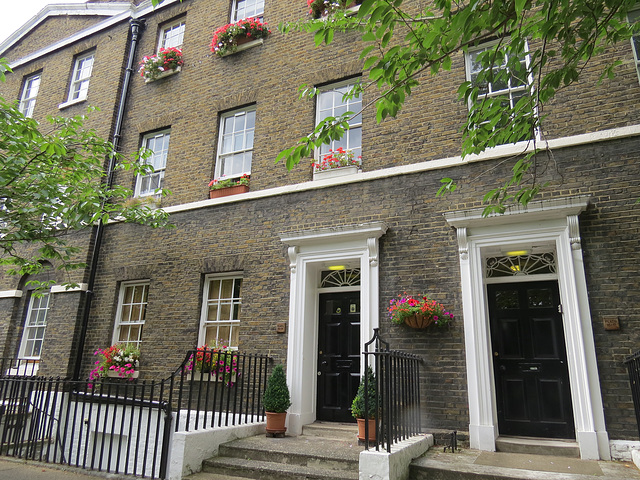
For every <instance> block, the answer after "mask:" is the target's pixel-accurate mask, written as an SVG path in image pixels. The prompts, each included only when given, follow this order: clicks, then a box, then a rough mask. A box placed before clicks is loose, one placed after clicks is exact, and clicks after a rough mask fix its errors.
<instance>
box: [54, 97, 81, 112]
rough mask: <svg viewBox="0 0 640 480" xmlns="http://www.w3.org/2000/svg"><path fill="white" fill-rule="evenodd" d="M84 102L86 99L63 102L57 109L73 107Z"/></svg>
mask: <svg viewBox="0 0 640 480" xmlns="http://www.w3.org/2000/svg"><path fill="white" fill-rule="evenodd" d="M86 100H87V99H86V98H76V99H75V100H69V101H68V102H63V103H61V104H60V105H58V109H59V110H62V109H63V108H67V107H70V106H71V105H75V104H76V103H82V102H85V101H86Z"/></svg>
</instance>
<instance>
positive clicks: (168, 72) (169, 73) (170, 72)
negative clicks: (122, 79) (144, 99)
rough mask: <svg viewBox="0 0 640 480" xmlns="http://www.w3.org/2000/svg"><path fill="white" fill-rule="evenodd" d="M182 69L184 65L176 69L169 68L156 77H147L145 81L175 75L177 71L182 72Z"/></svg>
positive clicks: (148, 81)
mask: <svg viewBox="0 0 640 480" xmlns="http://www.w3.org/2000/svg"><path fill="white" fill-rule="evenodd" d="M181 71H182V67H178V68H176V69H175V70H167V71H166V72H162V73H161V74H160V75H158V76H157V77H156V78H145V80H144V83H151V82H155V81H156V80H160V79H162V78H166V77H170V76H171V75H175V74H176V73H180V72H181Z"/></svg>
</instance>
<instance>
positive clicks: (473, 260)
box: [445, 196, 611, 460]
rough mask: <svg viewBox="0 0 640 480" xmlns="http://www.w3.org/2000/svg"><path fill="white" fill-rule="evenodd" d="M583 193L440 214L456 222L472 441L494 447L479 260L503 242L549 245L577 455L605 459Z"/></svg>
mask: <svg viewBox="0 0 640 480" xmlns="http://www.w3.org/2000/svg"><path fill="white" fill-rule="evenodd" d="M588 202H589V197H587V196H579V197H571V198H562V199H555V200H547V201H539V202H530V203H529V205H528V206H527V207H526V208H523V207H520V206H517V207H513V208H511V209H509V210H508V211H507V212H506V213H505V214H502V215H490V216H488V217H483V216H482V209H474V210H467V211H459V212H451V213H447V214H445V218H446V220H447V222H448V223H449V225H451V226H453V227H455V228H456V233H457V238H458V250H459V257H460V275H461V283H462V300H463V314H464V331H465V353H466V364H467V384H468V395H469V399H470V401H469V437H470V444H471V448H476V449H479V450H489V451H494V450H495V442H496V439H497V437H498V435H499V432H498V422H497V407H496V394H495V382H494V378H493V360H492V356H491V336H490V331H489V318H488V314H487V312H488V307H487V298H486V286H485V280H484V261H483V258H484V257H485V256H486V252H487V251H490V250H495V249H496V248H500V247H503V248H504V249H512V248H514V247H523V246H535V245H551V246H553V247H554V250H555V251H556V255H557V258H556V261H557V268H558V287H559V289H560V300H561V302H562V306H563V325H564V333H565V342H566V346H567V363H568V368H569V382H570V384H571V385H570V386H571V397H572V401H573V416H574V422H575V430H576V441H577V442H578V445H579V447H580V455H581V457H582V458H583V459H603V460H609V459H610V458H611V456H610V450H609V437H608V434H607V431H606V427H605V420H604V409H603V405H602V394H601V392H600V380H599V375H598V367H597V363H596V351H595V343H594V338H593V330H592V327H591V313H590V311H589V303H588V295H587V285H586V279H585V273H584V265H583V259H582V247H581V244H580V231H579V223H578V215H579V214H580V213H581V212H582V211H584V210H585V209H586V207H587V205H588Z"/></svg>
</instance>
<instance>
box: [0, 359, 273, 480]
mask: <svg viewBox="0 0 640 480" xmlns="http://www.w3.org/2000/svg"><path fill="white" fill-rule="evenodd" d="M270 363H271V362H270V358H269V357H266V356H262V355H249V354H240V353H237V352H218V351H216V350H213V349H197V350H192V351H190V352H187V354H186V356H185V360H184V361H183V362H182V364H181V365H180V367H178V368H177V369H176V370H175V371H174V372H173V374H171V375H170V376H169V377H168V378H167V379H164V380H162V381H154V382H146V381H138V380H133V381H130V380H128V379H119V378H117V379H104V381H101V382H90V383H89V382H86V381H84V382H81V381H70V380H64V379H60V378H46V377H39V376H29V375H28V373H33V372H32V371H31V370H27V369H26V368H20V365H19V364H17V363H16V362H15V361H12V362H8V363H7V364H4V363H3V364H2V366H3V367H4V368H2V370H0V454H2V455H7V456H14V457H19V458H23V459H27V460H36V461H40V462H48V463H58V464H63V465H69V466H74V467H79V468H83V469H89V470H97V471H101V472H107V473H114V474H122V475H135V476H140V477H150V478H160V479H164V478H166V476H167V461H168V458H169V448H170V445H171V439H172V433H173V432H174V431H176V432H178V431H194V430H200V429H212V428H217V427H221V426H233V425H241V424H246V423H251V422H262V421H264V420H265V414H264V408H263V406H262V396H263V393H264V389H265V385H266V380H267V374H268V367H269V364H270ZM14 369H18V370H14ZM18 372H21V373H22V375H19V374H18Z"/></svg>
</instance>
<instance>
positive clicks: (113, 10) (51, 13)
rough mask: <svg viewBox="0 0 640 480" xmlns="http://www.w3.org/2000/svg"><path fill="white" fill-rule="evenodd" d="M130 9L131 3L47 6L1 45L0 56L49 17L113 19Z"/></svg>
mask: <svg viewBox="0 0 640 480" xmlns="http://www.w3.org/2000/svg"><path fill="white" fill-rule="evenodd" d="M130 9H131V4H130V2H115V3H61V4H53V5H46V6H45V7H44V8H43V9H42V10H40V11H39V12H38V13H37V14H36V15H34V16H33V17H31V18H30V19H29V20H27V21H26V23H25V24H24V25H22V26H21V27H20V28H18V29H17V30H16V31H15V32H13V33H12V34H11V35H9V36H8V37H7V38H6V39H5V40H4V42H2V43H0V55H2V54H3V53H4V52H5V51H6V50H8V49H9V48H11V47H12V46H13V45H15V44H16V43H17V42H18V41H19V40H20V39H22V38H23V37H24V36H25V35H27V34H28V33H29V32H30V31H31V30H33V29H34V28H35V27H37V26H38V25H39V24H40V23H42V22H44V21H45V20H46V19H47V18H49V17H55V16H59V15H95V16H100V17H112V16H114V15H119V14H121V13H123V12H125V11H128V10H130Z"/></svg>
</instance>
